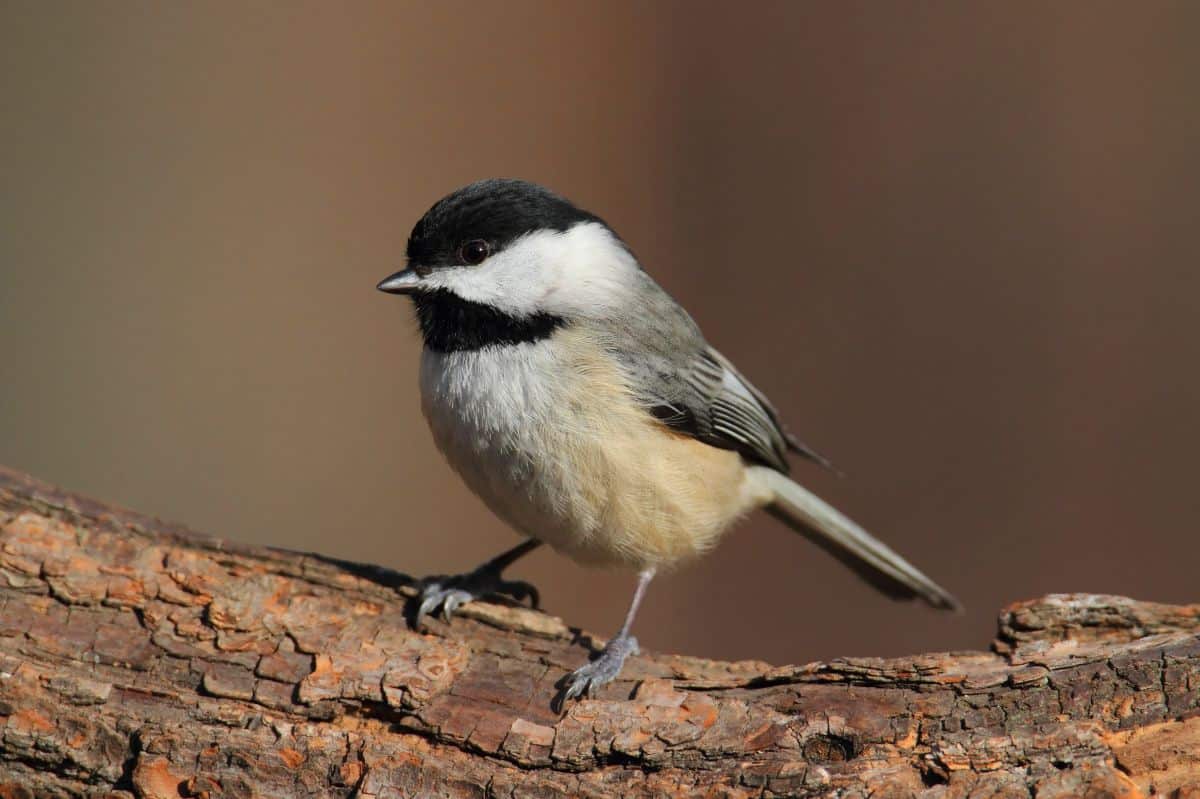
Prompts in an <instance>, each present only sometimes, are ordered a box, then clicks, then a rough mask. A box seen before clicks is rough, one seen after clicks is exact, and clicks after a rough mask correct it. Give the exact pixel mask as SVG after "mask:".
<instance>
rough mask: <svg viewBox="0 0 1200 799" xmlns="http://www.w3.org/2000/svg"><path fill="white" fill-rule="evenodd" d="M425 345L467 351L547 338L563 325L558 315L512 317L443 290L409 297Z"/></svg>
mask: <svg viewBox="0 0 1200 799" xmlns="http://www.w3.org/2000/svg"><path fill="white" fill-rule="evenodd" d="M412 300H413V304H414V305H416V307H417V321H418V322H419V323H420V324H421V335H422V336H424V337H425V346H426V347H428V348H429V349H431V350H434V351H435V352H470V351H472V350H481V349H483V348H484V347H509V346H512V345H514V344H524V343H526V342H530V341H541V340H542V339H544V338H549V337H550V336H551V335H552V334H553V333H554V331H555V330H557V329H559V328H560V327H563V326H564V325H566V323H567V320H565V319H563V318H562V317H561V316H554V315H553V314H547V313H536V314H532V315H530V316H512V315H510V314H507V313H505V312H504V311H500V310H497V309H496V308H493V307H491V306H490V305H483V304H481V303H478V302H471V301H470V300H464V299H463V298H462V297H459V296H458V295H456V294H452V293H451V292H449V291H446V290H445V289H436V290H434V291H421V292H417V293H415V294H413V295H412Z"/></svg>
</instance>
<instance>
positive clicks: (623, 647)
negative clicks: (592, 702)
mask: <svg viewBox="0 0 1200 799" xmlns="http://www.w3.org/2000/svg"><path fill="white" fill-rule="evenodd" d="M653 578H654V569H647V570H646V571H644V572H642V573H641V574H639V575H638V584H637V588H636V589H634V592H633V602H632V603H631V604H630V605H629V612H628V613H626V614H625V623H624V624H623V625H621V632H619V633H617V634H616V635H615V636H614V637H613V639H612V640H611V641H609V642H608V644H607V645H606V646H605V647H604V649H603V650H601V652H600V654H599V656H598V657H596V658H595V659H594V660H592V661H591V662H590V663H585V664H584V665H582V666H580V667H579V668H577V669H575V671H573V672H571V673H570V674H568V675H567V676H566V679H565V680H564V681H563V699H564V700H566V699H576V698H578V697H580V696H583V695H584V694H586V693H590V692H591V691H592V689H595V688H599V687H600V686H601V685H604V684H605V683H609V682H612V681H613V679H614V678H615V677H616V676H617V675H618V674H620V673H621V667H622V666H624V665H625V660H626V658H628V657H629V656H630V655H633V654H636V653H637V651H638V642H637V639H636V638H634V637H633V636H632V635H630V634H629V630H630V628H631V627H633V618H634V616H636V615H637V610H638V605H640V604H642V596H643V595H644V594H645V593H646V586H648V585H650V581H651V580H652V579H653Z"/></svg>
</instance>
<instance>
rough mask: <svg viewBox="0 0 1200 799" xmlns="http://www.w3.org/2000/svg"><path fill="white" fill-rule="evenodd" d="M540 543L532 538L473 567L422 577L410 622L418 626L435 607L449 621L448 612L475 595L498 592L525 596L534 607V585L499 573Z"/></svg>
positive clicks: (535, 601) (535, 605) (536, 604)
mask: <svg viewBox="0 0 1200 799" xmlns="http://www.w3.org/2000/svg"><path fill="white" fill-rule="evenodd" d="M541 544H542V542H541V541H538V540H537V539H534V538H531V539H529V540H528V541H524V542H522V543H520V544H518V545H517V546H515V547H513V548H512V549H510V550H508V551H507V552H502V553H501V554H499V555H497V556H496V557H494V558H492V559H491V560H489V561H488V562H487V563H484V564H483V565H482V566H480V567H478V568H477V569H475V570H474V571H471V572H467V573H466V574H459V575H455V576H453V577H446V576H438V577H431V578H428V579H426V580H424V581H423V582H422V584H421V593H420V595H419V596H418V597H417V600H418V601H419V603H420V604H419V605H418V606H417V613H416V618H415V620H414V625H413V626H414V627H420V626H421V623H422V622H423V621H424V620H425V617H426V616H428V615H429V614H430V613H433V612H435V611H436V610H437V609H438V608H441V609H442V618H444V619H446V620H447V621H449V620H450V616H451V615H452V614H453V613H454V611H455V610H457V609H458V608H459V607H461V606H463V605H465V604H467V603H468V602H470V601H472V600H474V599H482V598H483V597H485V596H492V595H497V594H499V595H503V596H507V597H511V598H512V599H515V600H516V601H517V602H522V601H524V600H525V599H526V598H528V599H529V600H530V604H531V605H532V606H533V607H535V608H536V607H537V606H538V592H537V589H536V588H534V587H533V586H532V585H530V584H529V583H526V582H523V581H520V580H505V579H504V578H503V577H502V576H501V573H502V572H503V571H504V570H505V569H506V568H508V567H509V566H511V565H512V564H513V563H514V562H515V561H516V560H517V559H518V558H521V557H524V556H525V555H528V554H529V553H530V552H532V551H533V550H535V549H537V548H538V547H539V546H541Z"/></svg>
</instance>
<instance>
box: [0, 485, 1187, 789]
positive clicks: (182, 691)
mask: <svg viewBox="0 0 1200 799" xmlns="http://www.w3.org/2000/svg"><path fill="white" fill-rule="evenodd" d="M0 525H2V527H0V602H2V603H3V610H2V612H0V797H5V798H6V799H7V798H8V797H59V796H72V797H74V796H91V797H96V796H110V797H129V796H137V797H149V798H152V799H161V798H162V797H172V798H173V797H181V796H188V797H191V796H194V797H213V798H214V799H215V797H225V796H228V797H248V796H262V797H293V796H296V797H307V796H359V797H381V798H382V797H409V796H421V797H424V796H450V797H460V796H461V797H467V796H470V797H478V796H497V797H517V796H545V797H550V796H722V797H741V796H834V795H836V796H843V797H850V796H863V797H865V796H879V797H892V796H914V795H915V796H929V797H965V796H980V797H983V796H987V797H1031V796H1034V795H1036V796H1037V797H1038V799H1047V797H1068V796H1097V797H1099V796H1114V797H1116V796H1125V797H1134V796H1142V795H1146V794H1148V793H1150V792H1152V791H1154V792H1157V793H1170V792H1172V791H1175V792H1176V795H1177V796H1180V797H1183V796H1193V797H1195V796H1200V714H1198V713H1197V709H1198V708H1200V640H1198V639H1197V636H1196V633H1197V631H1198V630H1200V606H1187V607H1173V606H1167V605H1155V604H1150V603H1143V602H1135V601H1133V600H1129V599H1124V598H1120V597H1107V596H1090V595H1063V596H1050V597H1046V598H1044V599H1041V600H1035V601H1031V602H1023V603H1018V604H1016V605H1013V606H1011V607H1010V608H1008V609H1007V610H1005V611H1004V612H1003V614H1002V615H1001V618H1000V630H999V635H998V638H997V640H996V642H995V643H994V645H993V649H992V651H990V652H965V653H951V654H929V655H916V656H913V657H907V658H899V659H894V660H880V659H871V658H853V659H842V660H835V661H832V662H829V663H814V664H809V665H806V666H785V667H780V668H772V667H770V666H767V665H765V664H762V663H754V662H741V663H719V662H713V661H707V660H700V659H696V658H686V657H678V656H669V655H654V656H651V655H643V656H639V657H635V658H632V659H631V660H630V661H629V663H628V664H627V666H626V668H625V672H624V674H623V675H622V679H621V680H618V681H617V682H616V683H614V684H612V685H609V686H607V687H606V688H605V689H603V690H602V692H601V695H600V697H598V698H596V699H591V700H587V701H583V702H579V703H575V704H569V705H568V706H567V707H566V708H565V710H564V712H561V713H559V712H555V711H554V710H553V709H552V706H551V704H552V700H553V699H554V697H555V695H556V693H557V690H556V688H555V683H556V682H557V681H558V680H559V679H560V678H562V677H563V676H564V675H565V674H566V673H567V672H568V671H569V670H570V669H572V668H574V667H575V666H578V665H579V663H580V662H582V660H583V659H584V657H585V651H584V650H583V649H582V648H581V647H580V646H579V644H578V642H577V641H575V638H576V636H574V635H573V634H572V631H571V630H570V629H569V628H567V627H566V626H565V625H564V624H563V623H562V622H561V621H560V620H559V619H556V618H553V617H550V616H547V615H545V614H542V613H539V612H535V611H531V610H527V609H524V608H517V607H509V606H504V605H496V604H490V603H475V604H472V605H469V606H467V607H465V608H463V609H462V610H461V611H460V616H458V617H456V618H455V620H454V622H453V624H451V625H446V624H443V623H441V622H438V621H435V622H431V626H430V628H429V629H428V630H426V631H425V632H424V633H423V634H419V633H415V632H412V631H411V630H409V629H408V627H407V624H406V623H405V615H404V610H405V604H406V602H407V601H408V600H409V599H410V598H411V597H412V596H413V595H414V590H413V582H412V581H411V580H410V579H408V578H406V577H404V576H403V575H398V574H395V573H393V572H389V571H386V570H383V569H377V568H374V567H367V566H361V565H356V564H350V563H344V562H339V561H335V560H331V559H328V558H322V557H319V556H316V555H308V554H300V553H293V552H286V551H281V550H276V549H264V548H253V547H245V546H239V545H236V544H230V543H229V542H226V541H222V540H220V539H215V538H205V537H201V536H197V535H195V534H193V533H190V532H188V531H187V530H184V529H183V528H180V527H178V526H175V525H171V524H167V523H164V522H161V521H157V520H154V519H151V518H148V517H145V516H142V515H140V514H137V513H133V512H130V511H125V510H119V509H116V508H112V507H109V506H106V505H102V504H99V503H97V502H93V501H91V500H87V499H84V498H81V497H78V496H74V495H70V494H66V493H63V492H60V491H58V490H56V489H54V488H52V487H50V486H47V485H44V484H41V483H38V482H36V481H34V480H32V479H31V478H28V477H26V476H23V475H20V474H18V473H15V472H11V471H7V470H3V469H0Z"/></svg>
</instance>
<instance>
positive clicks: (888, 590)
mask: <svg viewBox="0 0 1200 799" xmlns="http://www.w3.org/2000/svg"><path fill="white" fill-rule="evenodd" d="M755 472H756V475H755V476H756V477H758V478H759V479H761V480H762V481H763V483H764V484H765V485H766V486H767V487H768V488H769V489H770V491H771V493H772V494H773V495H774V499H773V500H772V501H771V503H770V504H769V505H768V506H767V511H768V512H769V513H770V514H771V515H773V516H774V517H775V518H777V519H779V520H780V521H782V522H784V523H785V524H787V525H788V526H789V527H791V528H792V529H793V530H795V531H796V532H798V533H801V534H802V535H804V536H805V537H807V538H808V539H809V540H811V541H812V542H813V543H815V544H817V545H818V546H819V547H821V548H822V549H824V550H825V551H826V552H828V553H829V554H831V555H833V556H834V557H835V558H837V559H838V560H840V561H841V562H842V563H844V564H846V565H847V566H849V567H850V568H851V569H853V570H854V572H855V573H856V574H858V575H859V576H860V577H862V578H863V579H865V580H866V581H867V582H869V583H870V584H871V585H873V586H875V587H876V588H878V589H879V590H880V591H882V592H883V593H885V594H887V595H888V596H890V597H893V598H895V599H914V598H917V597H920V598H921V599H923V600H925V601H926V602H928V603H929V604H930V605H932V606H933V607H935V608H941V609H944V610H954V611H961V610H962V605H960V604H959V602H958V600H957V599H955V598H954V597H953V596H951V595H950V593H949V592H948V591H946V589H944V588H942V587H941V586H939V585H938V584H937V583H935V582H934V581H933V580H930V579H929V578H928V577H926V576H925V575H924V574H922V573H921V572H920V571H918V570H917V568H916V567H915V566H913V565H912V564H911V563H909V562H908V561H906V560H905V559H904V558H902V557H900V556H899V555H898V554H896V553H895V552H893V551H892V549H891V547H889V546H888V545H887V544H885V543H883V542H882V541H880V540H879V539H877V538H875V537H874V536H872V535H871V534H870V533H868V532H867V531H866V530H864V529H862V528H861V527H859V526H858V525H857V524H855V523H854V522H853V521H851V520H850V519H848V518H847V517H846V516H845V515H843V514H842V513H841V512H839V511H838V510H837V509H836V508H834V507H833V506H831V505H830V504H829V503H827V502H825V501H824V500H822V499H821V498H820V497H818V496H817V495H816V494H814V493H812V492H811V491H809V490H808V489H806V488H804V487H803V486H801V485H798V484H797V483H794V482H792V481H791V480H789V479H788V478H787V477H786V476H784V475H782V474H780V473H779V472H777V471H775V470H774V469H769V468H766V467H761V466H760V467H755Z"/></svg>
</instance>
